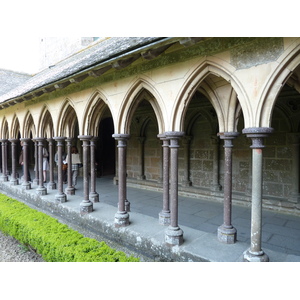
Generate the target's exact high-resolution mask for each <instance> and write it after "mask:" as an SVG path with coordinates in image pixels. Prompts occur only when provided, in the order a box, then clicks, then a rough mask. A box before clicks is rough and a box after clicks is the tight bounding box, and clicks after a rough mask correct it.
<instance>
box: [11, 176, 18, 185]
mask: <svg viewBox="0 0 300 300" xmlns="http://www.w3.org/2000/svg"><path fill="white" fill-rule="evenodd" d="M18 184H19V180H18V179H17V178H16V179H11V180H10V185H18Z"/></svg>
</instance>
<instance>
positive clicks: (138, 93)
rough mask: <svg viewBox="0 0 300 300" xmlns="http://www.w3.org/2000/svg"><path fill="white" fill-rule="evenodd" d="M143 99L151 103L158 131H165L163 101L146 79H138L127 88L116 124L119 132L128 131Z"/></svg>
mask: <svg viewBox="0 0 300 300" xmlns="http://www.w3.org/2000/svg"><path fill="white" fill-rule="evenodd" d="M143 100H147V101H148V102H149V103H150V104H151V106H152V108H153V110H154V113H155V116H156V121H157V123H158V130H159V132H164V131H165V123H164V119H163V115H164V114H163V110H162V107H163V105H162V103H163V102H162V101H161V99H160V96H159V93H158V92H157V91H156V90H155V88H154V87H153V86H152V85H151V84H149V83H148V82H147V81H146V80H144V79H139V80H137V81H136V82H135V83H134V84H133V85H132V87H131V88H130V89H129V92H128V93H127V95H126V97H125V100H124V102H123V104H122V106H121V110H120V116H119V118H118V120H119V122H118V126H117V130H118V131H119V132H120V133H129V132H130V126H131V123H132V118H133V115H134V112H135V110H136V108H137V107H138V106H139V104H140V103H141V102H142V101H143Z"/></svg>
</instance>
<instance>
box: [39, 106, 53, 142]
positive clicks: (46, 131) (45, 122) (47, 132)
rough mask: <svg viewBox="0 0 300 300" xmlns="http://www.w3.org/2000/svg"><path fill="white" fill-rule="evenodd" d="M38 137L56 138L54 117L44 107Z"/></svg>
mask: <svg viewBox="0 0 300 300" xmlns="http://www.w3.org/2000/svg"><path fill="white" fill-rule="evenodd" d="M38 135H39V136H40V137H45V138H50V137H53V136H54V130H53V120H52V116H51V114H50V112H49V110H48V108H47V107H46V106H44V107H43V109H42V112H41V114H40V118H39V122H38Z"/></svg>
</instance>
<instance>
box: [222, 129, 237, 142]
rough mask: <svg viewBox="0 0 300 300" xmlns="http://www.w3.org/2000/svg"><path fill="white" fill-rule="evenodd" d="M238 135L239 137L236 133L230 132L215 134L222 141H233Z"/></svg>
mask: <svg viewBox="0 0 300 300" xmlns="http://www.w3.org/2000/svg"><path fill="white" fill-rule="evenodd" d="M239 135H240V133H239V132H236V131H232V132H219V133H218V134H217V136H219V137H220V139H222V140H233V139H235V138H236V137H238V136H239Z"/></svg>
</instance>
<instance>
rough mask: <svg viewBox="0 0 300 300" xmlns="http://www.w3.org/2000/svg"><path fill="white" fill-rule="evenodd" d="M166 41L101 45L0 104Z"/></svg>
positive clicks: (34, 79) (29, 83) (46, 73)
mask: <svg viewBox="0 0 300 300" xmlns="http://www.w3.org/2000/svg"><path fill="white" fill-rule="evenodd" d="M164 39H166V38H159V37H136V38H134V37H113V38H108V39H106V40H102V41H99V42H98V43H95V44H94V45H92V46H90V47H88V48H86V49H85V50H82V51H80V52H78V53H76V54H74V55H72V56H70V57H69V58H67V59H65V60H63V61H61V62H59V63H57V64H56V65H55V66H51V67H49V68H47V69H45V70H43V71H41V72H40V73H38V74H36V75H34V76H32V77H31V78H29V79H28V80H27V81H25V82H24V83H23V84H20V85H18V86H16V88H14V89H12V90H10V91H8V92H7V93H5V94H2V95H0V103H4V102H6V101H8V100H11V99H14V98H17V97H21V96H22V95H25V94H27V93H30V92H33V91H34V90H37V89H41V88H42V87H44V86H47V85H50V84H51V83H55V82H57V81H59V80H62V79H64V78H67V77H69V76H72V75H74V74H76V73H78V72H81V71H83V70H85V69H89V68H91V67H93V66H95V65H99V64H101V63H104V62H107V61H109V60H113V59H114V58H117V57H120V56H122V55H125V54H127V53H130V52H131V51H134V50H137V49H140V48H143V47H145V46H147V45H150V44H152V43H157V42H159V41H161V40H164Z"/></svg>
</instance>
